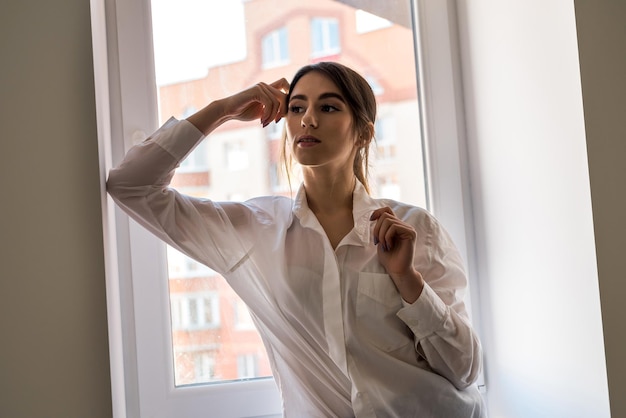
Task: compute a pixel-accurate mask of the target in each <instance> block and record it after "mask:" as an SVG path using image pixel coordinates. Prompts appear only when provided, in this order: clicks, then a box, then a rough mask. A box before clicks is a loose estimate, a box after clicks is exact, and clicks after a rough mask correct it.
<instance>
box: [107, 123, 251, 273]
mask: <svg viewBox="0 0 626 418" xmlns="http://www.w3.org/2000/svg"><path fill="white" fill-rule="evenodd" d="M202 139H203V135H202V133H201V132H200V131H198V130H197V129H196V128H195V127H194V126H193V125H192V124H191V123H189V122H187V121H177V120H175V119H170V120H169V121H168V122H167V123H165V124H164V125H163V126H162V127H161V128H160V129H159V130H157V131H156V132H155V133H154V134H153V135H152V136H150V138H148V139H147V140H146V141H144V142H142V143H141V144H138V145H135V146H134V147H133V148H131V149H130V150H129V151H128V153H127V155H126V157H125V158H124V160H123V161H122V163H121V164H120V165H119V167H117V168H114V169H112V170H111V171H110V173H109V178H108V181H107V190H108V192H109V194H110V195H111V196H112V198H113V199H114V200H115V202H116V203H117V204H118V205H119V206H120V207H121V208H122V209H123V210H124V211H125V212H126V213H128V214H129V215H130V216H131V217H132V218H133V219H134V220H135V221H137V222H138V223H139V224H141V225H142V226H144V227H145V228H146V229H148V230H149V231H151V232H152V233H153V234H155V235H156V236H157V237H159V238H160V239H162V240H163V241H165V242H167V243H168V244H170V245H172V246H173V247H175V248H177V249H179V250H180V251H182V252H184V253H185V254H188V255H189V256H191V257H193V258H195V259H196V260H198V261H200V262H202V263H204V264H207V265H210V267H211V268H213V269H215V270H216V271H218V272H220V273H225V272H228V271H230V270H231V269H232V268H233V266H235V265H236V264H237V263H238V262H239V261H240V260H241V259H242V258H243V257H245V254H246V253H247V252H248V251H249V249H250V248H249V247H250V246H251V245H252V244H251V242H252V241H253V240H252V239H247V238H246V237H245V236H242V234H244V235H245V234H246V233H249V230H250V229H249V228H245V226H246V225H249V224H250V223H251V222H252V221H251V219H252V217H253V214H252V212H253V209H251V208H250V207H248V206H245V205H243V204H236V203H222V204H218V203H215V202H212V201H210V200H207V199H197V198H193V197H190V196H186V195H183V194H180V193H178V192H177V191H176V190H174V189H172V188H170V187H169V183H170V180H171V178H172V176H173V174H174V169H175V168H176V167H177V166H178V164H179V162H180V161H181V160H182V159H183V158H185V157H186V156H187V155H188V154H189V153H190V152H191V151H192V150H193V149H194V147H195V146H196V145H197V144H198V143H199V142H200V141H201V140H202ZM261 216H262V215H261ZM238 227H239V228H238ZM236 231H241V234H239V233H236ZM218 241H219V245H217V242H218Z"/></svg>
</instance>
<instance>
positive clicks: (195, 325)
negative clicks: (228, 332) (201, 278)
mask: <svg viewBox="0 0 626 418" xmlns="http://www.w3.org/2000/svg"><path fill="white" fill-rule="evenodd" d="M170 303H171V310H172V330H174V331H179V330H185V331H188V330H196V329H206V328H215V327H217V326H219V325H220V311H219V297H218V295H217V294H211V293H208V294H207V293H191V294H178V293H171V295H170Z"/></svg>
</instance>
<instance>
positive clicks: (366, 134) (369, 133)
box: [357, 122, 374, 147]
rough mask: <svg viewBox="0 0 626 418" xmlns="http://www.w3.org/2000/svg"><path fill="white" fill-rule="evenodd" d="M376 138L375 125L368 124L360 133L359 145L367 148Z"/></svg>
mask: <svg viewBox="0 0 626 418" xmlns="http://www.w3.org/2000/svg"><path fill="white" fill-rule="evenodd" d="M373 138H374V124H373V123H372V122H368V124H367V126H366V127H365V128H364V129H363V130H362V131H361V132H360V133H359V139H358V142H357V144H358V145H359V146H363V147H367V146H369V144H370V142H372V139H373Z"/></svg>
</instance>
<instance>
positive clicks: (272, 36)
mask: <svg viewBox="0 0 626 418" xmlns="http://www.w3.org/2000/svg"><path fill="white" fill-rule="evenodd" d="M261 49H262V51H263V67H264V68H272V67H279V66H281V65H285V64H287V63H288V62H289V49H288V45H287V29H286V28H280V29H276V30H275V31H273V32H270V33H269V34H267V35H265V36H264V37H263V39H262V41H261Z"/></svg>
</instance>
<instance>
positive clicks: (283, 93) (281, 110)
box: [257, 78, 289, 127]
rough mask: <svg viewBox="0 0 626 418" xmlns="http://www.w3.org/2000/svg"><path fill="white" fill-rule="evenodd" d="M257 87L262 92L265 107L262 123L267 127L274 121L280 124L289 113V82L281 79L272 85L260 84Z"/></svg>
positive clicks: (261, 98)
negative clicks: (287, 101)
mask: <svg viewBox="0 0 626 418" xmlns="http://www.w3.org/2000/svg"><path fill="white" fill-rule="evenodd" d="M257 87H258V88H259V89H260V91H261V97H260V101H261V104H262V105H263V115H262V116H261V123H262V124H263V127H266V126H267V125H269V124H270V122H272V121H274V122H278V121H279V120H280V119H281V118H282V117H283V116H285V114H286V113H287V103H286V100H287V92H288V91H289V82H288V81H287V80H286V79H284V78H281V79H280V80H276V81H274V82H273V83H271V84H266V83H258V84H257Z"/></svg>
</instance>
